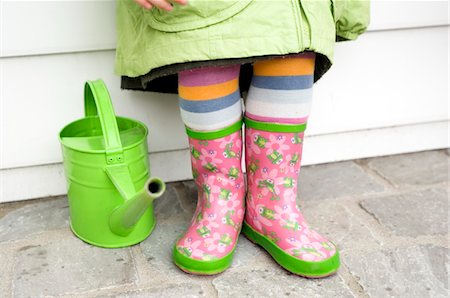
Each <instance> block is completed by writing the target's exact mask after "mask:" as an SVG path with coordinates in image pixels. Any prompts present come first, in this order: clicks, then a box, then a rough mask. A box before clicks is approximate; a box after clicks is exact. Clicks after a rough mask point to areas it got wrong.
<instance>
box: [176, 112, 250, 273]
mask: <svg viewBox="0 0 450 298" xmlns="http://www.w3.org/2000/svg"><path fill="white" fill-rule="evenodd" d="M241 127H242V121H240V122H238V123H235V124H234V125H232V126H230V127H228V128H225V129H223V130H220V131H215V132H204V133H202V132H195V131H190V130H188V131H187V132H188V135H189V144H190V151H191V162H192V172H193V176H194V180H195V183H196V185H197V187H198V201H197V209H196V210H195V213H194V217H193V218H192V221H191V224H190V226H189V228H188V230H187V231H186V233H185V234H184V235H183V236H182V237H181V238H179V239H178V241H177V242H176V244H175V248H174V252H173V259H174V262H175V264H176V265H177V266H178V267H179V268H181V269H182V270H184V271H187V272H189V273H195V274H202V275H209V274H216V273H220V272H222V271H224V270H225V269H226V268H228V267H229V266H230V265H231V261H232V258H233V253H234V249H235V246H236V242H237V239H238V236H239V233H240V231H241V226H242V221H243V219H244V196H245V185H244V178H243V174H242V171H241V155H242V136H241Z"/></svg>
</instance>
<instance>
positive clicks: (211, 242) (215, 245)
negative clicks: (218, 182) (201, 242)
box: [205, 233, 233, 253]
mask: <svg viewBox="0 0 450 298" xmlns="http://www.w3.org/2000/svg"><path fill="white" fill-rule="evenodd" d="M232 242H233V241H232V239H231V237H230V235H229V234H223V235H220V234H219V233H214V234H213V235H212V237H210V238H207V239H205V246H206V247H207V250H208V251H213V250H217V251H218V252H220V253H223V252H224V251H225V249H226V248H227V247H228V246H229V245H231V243H232Z"/></svg>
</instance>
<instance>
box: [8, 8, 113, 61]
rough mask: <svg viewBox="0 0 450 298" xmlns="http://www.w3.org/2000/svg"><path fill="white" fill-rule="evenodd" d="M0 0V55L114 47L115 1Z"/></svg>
mask: <svg viewBox="0 0 450 298" xmlns="http://www.w3.org/2000/svg"><path fill="white" fill-rule="evenodd" d="M0 1H1V6H2V7H1V11H2V13H1V16H0V22H1V26H0V27H1V33H0V36H1V44H2V47H1V51H0V55H1V56H2V57H7V56H20V55H37V54H51V53H64V52H80V51H92V50H104V49H114V48H115V2H114V1H111V0H108V1H106V0H100V1H98V0H97V1H70V0H69V1H67V0H66V1H61V0H60V1H16V0H12V1H11V0H0Z"/></svg>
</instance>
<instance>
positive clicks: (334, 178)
mask: <svg viewBox="0 0 450 298" xmlns="http://www.w3.org/2000/svg"><path fill="white" fill-rule="evenodd" d="M383 190H384V186H383V185H382V184H380V183H379V182H378V181H376V180H375V179H373V178H372V177H371V176H368V175H367V173H365V172H364V171H363V170H362V169H361V168H360V167H359V166H358V165H357V164H355V163H354V162H351V161H345V162H337V163H330V164H324V165H314V166H307V167H303V168H301V170H300V178H299V191H300V199H301V200H302V201H303V200H305V201H308V200H322V199H333V198H338V197H346V196H354V195H365V194H370V193H375V192H380V191H383Z"/></svg>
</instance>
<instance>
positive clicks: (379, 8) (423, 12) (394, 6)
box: [369, 0, 449, 31]
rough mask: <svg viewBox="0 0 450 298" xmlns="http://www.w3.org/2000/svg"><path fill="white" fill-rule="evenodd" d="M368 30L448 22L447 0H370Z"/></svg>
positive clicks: (434, 24)
mask: <svg viewBox="0 0 450 298" xmlns="http://www.w3.org/2000/svg"><path fill="white" fill-rule="evenodd" d="M370 3H371V7H370V8H371V11H370V16H371V20H370V26H369V31H373V30H390V29H401V28H417V27H429V26H440V25H448V24H449V16H448V9H449V2H448V1H446V0H440V1H406V0H393V1H389V0H383V1H380V0H371V1H370Z"/></svg>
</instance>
